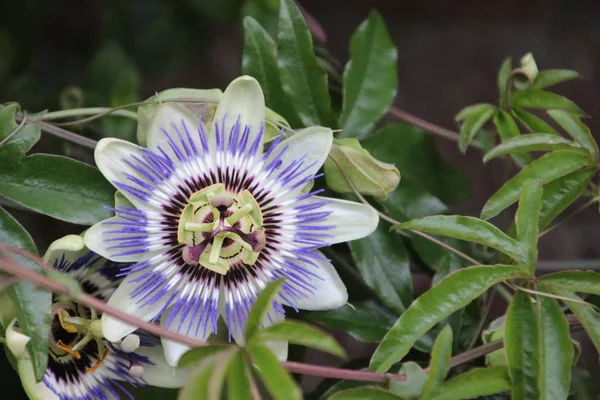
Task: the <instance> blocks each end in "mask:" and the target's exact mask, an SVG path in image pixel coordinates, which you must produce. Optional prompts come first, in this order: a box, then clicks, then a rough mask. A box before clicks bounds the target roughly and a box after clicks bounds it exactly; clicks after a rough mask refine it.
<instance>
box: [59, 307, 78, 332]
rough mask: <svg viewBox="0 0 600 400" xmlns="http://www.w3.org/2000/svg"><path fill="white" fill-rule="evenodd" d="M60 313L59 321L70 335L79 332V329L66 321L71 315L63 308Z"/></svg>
mask: <svg viewBox="0 0 600 400" xmlns="http://www.w3.org/2000/svg"><path fill="white" fill-rule="evenodd" d="M57 313H58V321H59V322H60V326H61V327H62V328H63V329H64V330H65V331H67V332H69V333H75V332H77V327H76V326H74V325H72V324H69V323H67V322H66V321H65V320H66V319H67V318H69V317H70V315H69V313H68V312H66V311H65V310H63V309H62V308H61V309H59V310H58V311H57Z"/></svg>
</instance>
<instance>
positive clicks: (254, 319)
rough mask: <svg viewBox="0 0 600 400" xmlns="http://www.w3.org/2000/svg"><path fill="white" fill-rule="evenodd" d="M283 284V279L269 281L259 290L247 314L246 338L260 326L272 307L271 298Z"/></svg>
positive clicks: (272, 298)
mask: <svg viewBox="0 0 600 400" xmlns="http://www.w3.org/2000/svg"><path fill="white" fill-rule="evenodd" d="M281 285H283V280H282V279H279V280H276V281H273V282H271V283H269V284H268V285H267V286H265V288H264V289H263V290H262V291H261V292H260V294H259V295H258V298H257V299H256V301H255V302H254V305H253V306H252V310H250V314H248V321H246V338H247V339H250V338H252V336H253V335H254V334H255V332H256V331H257V330H258V329H259V328H260V326H261V325H262V323H263V321H264V320H265V318H266V317H267V314H268V313H269V311H271V309H272V308H273V300H274V299H275V296H277V295H278V294H279V290H280V289H281Z"/></svg>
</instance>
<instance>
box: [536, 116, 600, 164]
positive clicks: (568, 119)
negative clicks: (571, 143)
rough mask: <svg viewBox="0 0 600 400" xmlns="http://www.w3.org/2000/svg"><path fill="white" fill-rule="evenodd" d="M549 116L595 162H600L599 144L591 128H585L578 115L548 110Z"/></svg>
mask: <svg viewBox="0 0 600 400" xmlns="http://www.w3.org/2000/svg"><path fill="white" fill-rule="evenodd" d="M548 115H550V116H551V117H552V119H554V120H555V121H556V122H557V123H558V124H559V125H560V126H561V128H563V129H564V130H565V131H566V132H567V133H568V134H569V135H571V137H572V138H573V139H575V140H576V141H577V143H579V144H580V145H581V146H583V147H584V148H585V149H586V150H587V151H589V152H590V154H591V155H592V160H593V161H594V162H598V144H597V143H596V141H595V140H594V136H592V133H591V132H590V128H588V127H587V126H585V124H584V123H583V122H581V119H580V118H579V117H578V116H577V115H573V114H571V113H568V112H565V111H560V110H548Z"/></svg>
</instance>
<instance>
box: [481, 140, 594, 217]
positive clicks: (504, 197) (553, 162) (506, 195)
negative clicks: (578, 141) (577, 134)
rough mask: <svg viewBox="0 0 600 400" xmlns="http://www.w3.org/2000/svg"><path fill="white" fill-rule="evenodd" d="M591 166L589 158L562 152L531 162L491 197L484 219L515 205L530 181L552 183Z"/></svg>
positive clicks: (484, 210)
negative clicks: (522, 188) (522, 189)
mask: <svg viewBox="0 0 600 400" xmlns="http://www.w3.org/2000/svg"><path fill="white" fill-rule="evenodd" d="M587 166H590V162H589V159H588V157H587V156H585V155H582V154H581V153H578V152H573V151H567V150H561V151H554V152H552V153H548V154H546V155H544V156H542V157H540V158H538V159H537V160H534V161H532V162H531V164H529V165H527V166H526V167H525V168H523V169H522V170H521V172H519V173H518V174H517V175H516V176H514V177H513V178H511V179H510V180H509V181H508V182H506V183H505V184H504V186H502V187H501V188H500V189H499V190H498V191H497V192H496V193H494V194H493V195H492V197H490V199H489V200H488V201H487V203H486V204H485V205H484V206H483V210H482V211H481V218H482V219H490V218H493V217H495V216H496V215H498V214H500V212H502V211H503V210H504V209H506V208H507V207H509V206H511V205H512V204H514V203H515V202H516V201H517V200H518V199H519V196H520V195H521V187H522V186H523V183H524V182H525V181H526V180H528V179H536V180H539V181H540V182H541V183H542V184H544V185H545V184H547V183H550V182H552V181H554V180H556V179H559V178H561V177H563V176H565V175H568V174H570V173H572V172H575V171H578V170H581V169H584V168H585V167H587Z"/></svg>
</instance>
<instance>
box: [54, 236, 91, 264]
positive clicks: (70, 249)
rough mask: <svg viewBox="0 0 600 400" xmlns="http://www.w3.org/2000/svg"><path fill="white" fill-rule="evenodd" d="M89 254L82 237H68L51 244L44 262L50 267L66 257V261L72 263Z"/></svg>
mask: <svg viewBox="0 0 600 400" xmlns="http://www.w3.org/2000/svg"><path fill="white" fill-rule="evenodd" d="M87 252H88V250H87V249H86V248H85V245H84V242H83V238H82V237H81V236H79V235H67V236H64V237H62V238H60V239H58V240H55V241H54V242H52V244H50V246H49V247H48V250H47V251H46V254H45V255H44V261H46V263H48V265H53V264H54V261H56V260H57V259H61V258H62V257H64V258H65V260H66V261H68V262H70V263H72V262H74V261H76V260H77V259H78V258H80V257H82V256H84V255H85V254H87Z"/></svg>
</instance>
